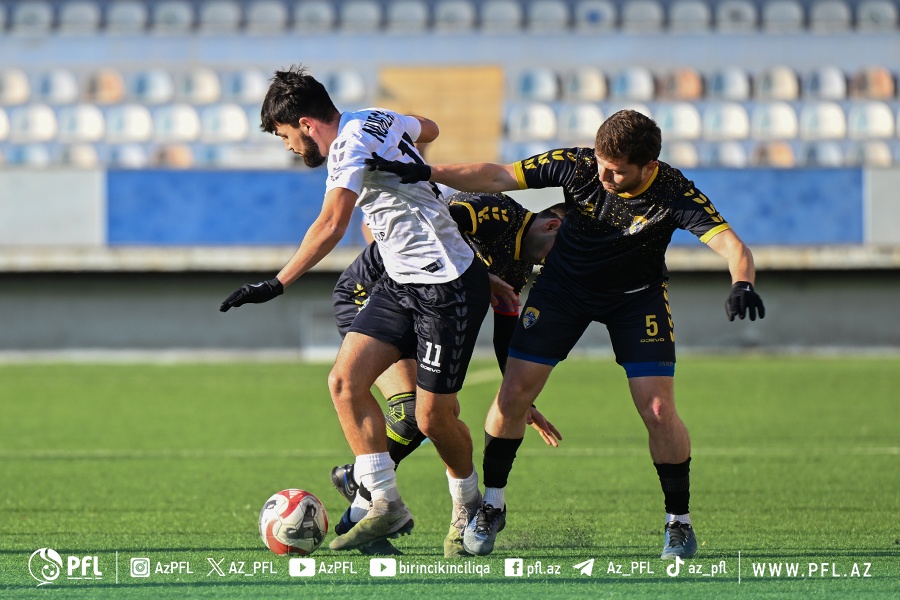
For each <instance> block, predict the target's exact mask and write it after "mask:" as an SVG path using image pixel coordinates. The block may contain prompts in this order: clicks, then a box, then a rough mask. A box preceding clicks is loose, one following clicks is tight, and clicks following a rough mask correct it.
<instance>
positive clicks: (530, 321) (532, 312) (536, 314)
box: [522, 307, 541, 329]
mask: <svg viewBox="0 0 900 600" xmlns="http://www.w3.org/2000/svg"><path fill="white" fill-rule="evenodd" d="M540 316H541V311H539V310H538V309H536V308H534V307H529V308H528V310H526V311H525V314H523V315H522V327H524V328H525V329H528V328H529V327H531V326H532V325H534V324H535V323H537V320H538V318H540Z"/></svg>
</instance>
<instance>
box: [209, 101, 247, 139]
mask: <svg viewBox="0 0 900 600" xmlns="http://www.w3.org/2000/svg"><path fill="white" fill-rule="evenodd" d="M257 119H258V117H257ZM249 133H250V125H249V123H248V122H247V113H246V112H244V109H243V108H241V107H240V106H238V105H237V104H214V105H212V106H207V107H205V108H203V109H201V111H200V139H201V140H202V141H205V142H210V143H216V142H242V141H244V140H246V139H247V136H248V135H249Z"/></svg>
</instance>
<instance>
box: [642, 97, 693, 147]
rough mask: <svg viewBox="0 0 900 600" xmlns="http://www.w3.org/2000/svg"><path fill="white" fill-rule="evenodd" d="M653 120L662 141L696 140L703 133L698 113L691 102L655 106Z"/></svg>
mask: <svg viewBox="0 0 900 600" xmlns="http://www.w3.org/2000/svg"><path fill="white" fill-rule="evenodd" d="M653 118H654V120H655V121H656V124H657V125H658V126H659V129H660V131H661V132H662V139H663V140H696V139H697V138H699V137H700V136H701V135H702V133H703V124H702V122H701V120H700V111H699V110H697V107H696V105H695V104H694V103H692V102H672V103H665V104H662V103H661V104H657V105H656V109H655V110H654V111H653Z"/></svg>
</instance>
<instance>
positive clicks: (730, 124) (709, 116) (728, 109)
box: [703, 102, 750, 142]
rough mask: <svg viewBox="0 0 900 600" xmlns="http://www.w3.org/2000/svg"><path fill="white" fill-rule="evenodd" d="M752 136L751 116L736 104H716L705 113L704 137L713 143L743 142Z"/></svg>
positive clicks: (707, 108)
mask: <svg viewBox="0 0 900 600" xmlns="http://www.w3.org/2000/svg"><path fill="white" fill-rule="evenodd" d="M749 135H750V116H749V115H748V114H747V109H745V108H744V107H743V106H742V105H740V104H738V103H736V102H716V103H711V104H709V105H707V107H706V109H705V110H704V111H703V137H704V138H706V139H707V140H712V141H717V142H718V141H726V140H742V139H745V138H747V137H748V136H749Z"/></svg>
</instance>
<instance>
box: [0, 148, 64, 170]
mask: <svg viewBox="0 0 900 600" xmlns="http://www.w3.org/2000/svg"><path fill="white" fill-rule="evenodd" d="M6 162H7V164H9V165H14V166H17V167H27V168H32V169H44V168H46V167H49V166H51V165H52V164H53V157H52V155H51V154H50V149H49V148H47V146H45V145H43V144H27V145H23V146H13V147H12V148H10V149H9V151H8V152H7V153H6Z"/></svg>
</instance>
